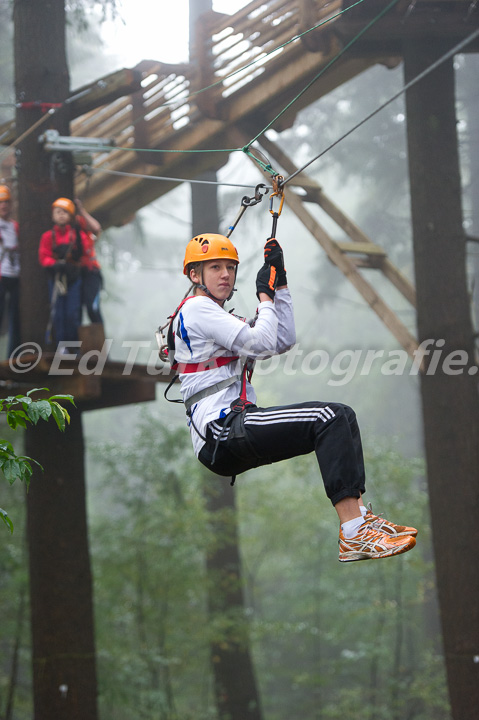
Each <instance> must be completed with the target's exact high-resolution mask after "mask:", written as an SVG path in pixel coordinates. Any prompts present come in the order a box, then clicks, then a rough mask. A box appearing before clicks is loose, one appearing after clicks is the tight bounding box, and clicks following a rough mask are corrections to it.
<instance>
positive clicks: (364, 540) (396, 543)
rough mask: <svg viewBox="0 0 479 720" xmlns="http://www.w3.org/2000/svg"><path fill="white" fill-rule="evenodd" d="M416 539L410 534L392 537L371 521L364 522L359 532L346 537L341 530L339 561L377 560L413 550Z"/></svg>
mask: <svg viewBox="0 0 479 720" xmlns="http://www.w3.org/2000/svg"><path fill="white" fill-rule="evenodd" d="M415 544H416V539H415V538H413V537H411V536H409V535H402V536H400V537H399V536H398V537H392V536H391V535H390V534H389V533H387V532H381V531H380V530H378V529H377V528H375V527H374V526H373V525H372V524H371V523H367V522H364V523H363V524H362V525H361V527H360V528H359V530H358V532H357V534H356V535H355V536H354V537H353V538H351V539H349V540H348V539H346V538H345V537H344V535H343V531H342V530H341V529H340V531H339V561H340V562H353V561H354V560H375V559H376V558H384V557H392V555H400V554H401V553H405V552H407V551H408V550H411V549H412V548H413V547H414V546H415Z"/></svg>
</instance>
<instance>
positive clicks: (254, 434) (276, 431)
mask: <svg viewBox="0 0 479 720" xmlns="http://www.w3.org/2000/svg"><path fill="white" fill-rule="evenodd" d="M225 420H226V418H222V419H219V420H215V421H214V422H211V423H209V425H208V430H207V434H206V437H207V439H208V442H207V443H206V444H205V445H204V446H203V448H202V449H201V452H200V454H199V460H200V461H201V462H202V463H203V465H205V466H206V467H207V468H208V469H209V470H212V471H213V472H215V473H217V474H218V475H224V476H231V475H239V474H240V473H242V472H245V470H250V469H251V468H254V467H258V466H259V465H267V464H269V463H274V462H279V461H280V460H286V459H288V458H292V457H296V456H298V455H305V454H307V453H310V452H313V451H314V452H315V453H316V457H317V458H318V463H319V467H320V470H321V475H322V477H323V482H324V487H325V489H326V494H327V496H328V497H329V499H330V500H331V502H332V503H333V505H335V504H336V503H337V502H339V500H342V499H343V498H345V497H359V496H360V494H361V493H363V492H364V491H365V487H364V483H365V476H364V460H363V451H362V444H361V435H360V432H359V426H358V423H357V420H356V414H355V412H354V410H353V409H352V408H350V407H349V406H348V405H342V404H341V403H334V402H329V403H327V402H305V403H298V404H296V405H285V406H282V407H270V408H260V407H256V405H250V406H248V407H247V408H246V411H245V412H243V413H238V414H235V416H234V418H233V421H232V422H231V421H228V422H230V425H229V427H227V428H223V424H224V422H225ZM218 437H220V441H219V442H218V446H217V449H216V456H215V459H214V463H213V464H212V459H213V453H214V450H215V443H216V441H217V439H218Z"/></svg>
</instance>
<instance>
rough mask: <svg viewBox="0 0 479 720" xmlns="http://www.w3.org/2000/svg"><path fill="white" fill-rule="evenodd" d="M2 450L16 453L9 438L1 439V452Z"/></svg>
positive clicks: (11, 453)
mask: <svg viewBox="0 0 479 720" xmlns="http://www.w3.org/2000/svg"><path fill="white" fill-rule="evenodd" d="M2 452H4V453H8V454H10V455H14V454H15V451H14V449H13V445H12V443H9V442H8V440H0V453H2Z"/></svg>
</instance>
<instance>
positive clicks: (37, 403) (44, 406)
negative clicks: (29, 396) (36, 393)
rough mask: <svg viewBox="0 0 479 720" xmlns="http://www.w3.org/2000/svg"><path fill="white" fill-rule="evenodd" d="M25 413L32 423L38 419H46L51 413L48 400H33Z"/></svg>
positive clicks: (35, 422)
mask: <svg viewBox="0 0 479 720" xmlns="http://www.w3.org/2000/svg"><path fill="white" fill-rule="evenodd" d="M27 413H28V416H29V418H30V420H31V421H32V422H33V424H34V425H36V424H37V422H38V421H39V420H40V418H41V419H42V420H48V418H49V417H50V415H51V414H52V408H51V405H50V402H49V401H48V400H34V401H32V403H31V405H29V406H28V408H27Z"/></svg>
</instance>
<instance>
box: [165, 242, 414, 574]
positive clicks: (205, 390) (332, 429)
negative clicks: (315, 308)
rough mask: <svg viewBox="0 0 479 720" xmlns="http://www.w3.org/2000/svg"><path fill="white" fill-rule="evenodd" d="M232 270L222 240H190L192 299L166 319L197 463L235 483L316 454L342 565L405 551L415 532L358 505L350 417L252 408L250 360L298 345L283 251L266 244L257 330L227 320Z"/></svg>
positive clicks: (332, 409) (337, 411)
mask: <svg viewBox="0 0 479 720" xmlns="http://www.w3.org/2000/svg"><path fill="white" fill-rule="evenodd" d="M238 264H239V258H238V253H237V251H236V248H235V247H234V245H233V243H232V242H231V240H230V239H229V238H227V237H225V236H224V235H218V234H215V233H203V234H201V235H198V236H196V237H194V238H193V239H192V240H191V241H190V242H189V243H188V245H187V248H186V253H185V259H184V263H183V272H184V274H185V275H186V276H187V277H188V279H189V280H190V281H191V282H192V283H193V294H192V295H190V296H189V297H188V298H186V299H185V300H184V301H183V302H182V303H181V305H180V306H179V307H178V308H177V310H176V311H175V313H174V314H173V316H172V320H171V323H170V328H169V332H168V347H169V353H170V360H171V362H172V364H173V368H174V369H175V370H176V372H177V373H178V374H179V378H180V382H181V395H182V398H183V402H184V403H185V407H186V411H187V415H188V419H189V426H190V432H191V438H192V442H193V448H194V451H195V454H196V455H197V457H198V459H199V460H200V462H201V463H202V464H203V465H205V466H206V467H207V468H208V469H210V470H211V471H213V472H215V473H216V474H218V475H221V476H231V477H232V478H233V480H232V483H234V479H235V477H236V475H238V474H239V473H242V472H245V471H246V470H250V469H251V468H255V467H258V466H259V465H265V464H269V463H273V462H279V461H280V460H285V459H287V458H292V457H296V456H298V455H303V454H306V453H310V452H315V453H316V456H317V459H318V463H319V467H320V471H321V474H322V478H323V482H324V487H325V490H326V493H327V495H328V497H329V498H330V500H331V502H332V504H333V505H334V507H335V509H336V511H337V514H338V517H339V521H340V531H339V534H340V548H339V559H340V561H342V562H348V561H353V560H366V559H369V558H383V557H390V556H392V555H397V554H400V553H403V552H406V551H407V550H410V549H411V548H412V547H414V545H415V543H416V540H415V536H416V534H417V530H415V528H412V527H406V526H402V525H394V524H393V523H391V522H388V521H386V520H385V519H384V518H380V517H378V516H376V515H374V514H373V512H372V508H371V506H370V505H368V508H366V507H365V506H364V504H363V501H362V495H363V494H364V492H365V472H364V462H363V453H362V444H361V436H360V432H359V427H358V423H357V420H356V415H355V413H354V411H353V410H352V408H350V407H348V406H347V405H343V404H341V403H337V402H320V401H310V402H303V403H298V404H295V405H287V406H280V407H268V408H263V407H258V406H257V404H256V394H255V391H254V388H253V386H252V385H251V382H250V381H251V374H252V368H253V364H254V361H255V360H256V359H257V358H259V357H261V358H264V357H270V356H272V355H277V354H281V353H284V352H286V351H287V350H288V349H290V348H291V347H292V346H293V345H294V344H295V342H296V335H295V325H294V314H293V304H292V300H291V295H290V292H289V289H288V285H287V279H286V271H285V267H284V261H283V252H282V249H281V247H280V245H279V243H278V242H277V240H276V239H275V238H270V239H268V240H267V242H266V245H265V248H264V264H263V266H262V267H261V269H260V270H259V272H258V274H257V278H256V291H257V292H256V294H257V297H258V300H259V305H258V307H257V312H256V316H255V319H254V321H251V322H246V321H245V320H244V319H241V318H239V317H237V316H235V315H232V314H231V313H228V312H226V311H225V309H224V307H223V306H224V304H225V302H226V301H227V300H229V299H230V298H231V296H232V294H233V291H234V284H235V280H236V273H237V269H238ZM172 355H174V357H171V356H172Z"/></svg>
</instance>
